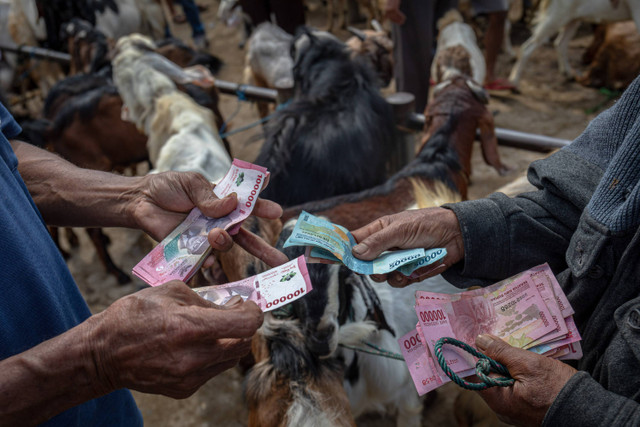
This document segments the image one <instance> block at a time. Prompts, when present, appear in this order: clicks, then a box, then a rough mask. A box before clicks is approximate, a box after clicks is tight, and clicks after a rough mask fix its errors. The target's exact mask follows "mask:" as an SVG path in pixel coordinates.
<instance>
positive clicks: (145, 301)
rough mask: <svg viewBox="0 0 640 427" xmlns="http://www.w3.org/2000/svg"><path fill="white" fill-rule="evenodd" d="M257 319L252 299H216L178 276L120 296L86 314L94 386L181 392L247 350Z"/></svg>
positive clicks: (232, 363) (178, 395) (231, 363)
mask: <svg viewBox="0 0 640 427" xmlns="http://www.w3.org/2000/svg"><path fill="white" fill-rule="evenodd" d="M262 320H263V314H262V311H260V309H259V308H258V306H257V305H256V304H255V303H253V302H242V299H241V298H240V297H238V298H237V299H233V298H232V299H231V300H230V301H229V302H228V303H227V305H225V306H216V305H215V304H213V303H211V302H209V301H207V300H205V299H203V298H201V297H200V296H198V295H197V294H196V293H195V292H193V290H191V289H190V288H189V287H187V286H186V285H185V284H184V283H181V282H178V281H172V282H168V283H165V284H163V285H161V286H157V287H155V288H148V289H144V290H142V291H139V292H136V293H134V294H132V295H129V296H126V297H124V298H121V299H119V300H118V301H116V302H115V303H114V304H112V305H111V306H110V307H109V308H107V309H106V310H105V311H103V312H102V313H100V314H97V315H95V316H93V317H91V318H90V319H89V320H88V321H87V322H89V324H90V325H93V327H92V328H90V332H89V340H88V342H89V343H90V349H91V350H90V354H91V357H92V360H93V361H94V364H95V370H96V375H97V377H98V380H99V381H98V383H99V384H100V386H101V387H102V390H101V391H102V392H104V393H106V392H109V391H112V390H117V389H119V388H131V389H134V390H139V391H142V392H145V393H156V394H164V395H166V396H170V397H173V398H186V397H188V396H190V395H191V394H193V393H194V392H195V391H196V390H197V389H198V388H200V386H202V385H203V384H204V383H205V382H207V381H208V380H209V379H210V378H212V377H214V376H216V375H218V374H219V373H221V372H223V371H225V370H227V369H229V368H231V367H233V366H235V365H236V364H237V363H238V361H239V360H240V358H242V357H243V356H245V355H246V354H247V353H248V352H249V350H250V349H251V337H252V336H253V334H254V333H255V332H256V330H257V329H258V328H259V327H260V325H261V324H262Z"/></svg>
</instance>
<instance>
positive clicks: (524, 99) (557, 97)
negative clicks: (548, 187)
mask: <svg viewBox="0 0 640 427" xmlns="http://www.w3.org/2000/svg"><path fill="white" fill-rule="evenodd" d="M199 1H201V2H203V3H205V4H209V5H210V8H209V10H208V11H207V12H205V13H204V14H203V18H204V21H205V22H206V23H207V32H208V38H209V40H210V42H211V48H210V50H211V52H212V53H214V54H216V55H218V56H219V57H221V58H222V59H223V60H224V61H225V63H226V66H225V67H224V69H223V70H222V72H221V73H220V75H219V78H220V79H224V80H229V81H240V80H241V76H242V68H243V63H244V52H243V51H242V50H240V49H238V47H237V44H238V42H239V40H240V35H239V33H238V30H237V29H232V28H226V27H224V25H223V24H221V23H218V22H217V21H216V19H215V10H216V9H217V4H218V2H217V0H208V1H205V0H199ZM323 13H324V12H323V11H317V12H315V13H312V14H310V15H309V20H310V22H311V24H314V25H321V24H322V23H323V22H324V14H323ZM177 30H178V34H179V35H180V36H182V37H183V38H184V39H185V40H189V37H188V34H189V29H188V26H186V25H181V26H178V27H177ZM339 36H340V37H346V36H347V33H346V32H342V33H340V34H339ZM520 37H522V36H520ZM521 41H522V40H516V44H518V43H520V42H521ZM588 42H589V36H588V35H583V36H582V37H580V38H578V39H576V40H574V41H573V42H572V43H571V48H570V55H571V59H572V62H573V63H574V64H575V65H579V64H578V59H579V57H580V55H581V52H582V50H583V49H584V47H586V45H587V44H588ZM509 67H510V63H509V61H508V59H507V58H505V57H501V58H500V60H499V64H498V71H499V73H500V74H501V75H502V76H506V75H507V72H508V71H507V70H508V69H509ZM609 103H610V102H609ZM609 103H607V100H606V97H605V96H604V95H602V94H600V93H599V92H598V91H596V90H592V89H586V88H583V87H582V86H580V85H578V84H577V83H573V82H565V81H564V79H563V78H562V77H561V76H560V75H559V74H558V73H557V66H556V60H555V54H554V53H553V52H552V49H551V47H550V46H545V47H543V48H542V49H540V50H539V51H537V52H536V53H535V54H534V55H533V58H532V60H531V61H530V63H529V65H528V67H527V70H526V72H525V74H524V78H523V81H522V87H521V94H517V95H516V94H509V93H503V94H493V97H492V100H491V103H490V108H491V110H492V111H494V112H495V113H496V125H497V126H499V127H503V128H507V129H515V130H520V131H525V132H532V133H538V134H543V135H549V136H554V137H560V138H566V139H572V138H574V137H576V136H577V135H578V134H580V132H581V131H582V130H583V129H584V128H585V126H586V125H587V123H588V122H589V120H590V119H592V118H593V117H594V116H595V114H594V113H591V114H587V113H586V112H585V110H587V109H591V108H597V107H600V108H603V107H605V106H606V105H609ZM238 105H239V104H238V102H237V100H236V99H235V98H233V97H230V96H223V97H222V104H221V109H222V112H223V114H224V115H225V117H229V116H230V115H231V114H232V113H233V112H235V111H236V109H237V107H238ZM256 118H257V116H256V113H255V108H254V106H253V105H251V104H246V103H242V104H240V110H239V112H238V114H237V115H236V116H235V118H234V119H233V120H232V121H231V123H230V127H234V126H236V127H237V126H241V125H244V124H247V123H250V122H252V121H254V120H256ZM256 133H257V129H256V130H252V131H248V132H245V133H241V134H238V135H235V136H232V137H231V143H232V149H233V151H234V155H235V156H236V157H238V158H241V159H245V160H249V161H251V160H253V159H254V158H255V156H256V154H257V150H258V149H259V147H260V141H259V140H257V139H255V138H254V135H256ZM500 154H501V156H502V159H503V162H504V163H506V164H507V165H509V166H512V167H514V168H515V169H516V171H515V172H514V174H513V175H511V176H507V177H499V176H498V175H497V174H496V173H495V171H494V170H493V169H492V168H490V167H488V166H486V165H485V164H484V163H483V162H482V158H481V155H480V153H479V148H478V147H477V146H476V149H475V152H474V161H473V168H474V169H473V175H472V186H471V187H470V197H471V198H477V197H481V196H484V195H486V194H488V193H490V192H492V191H494V190H495V189H497V188H498V187H500V186H502V185H504V184H506V183H508V182H510V181H511V180H512V179H514V178H515V177H517V176H518V175H519V174H521V173H523V172H524V171H525V170H526V167H527V165H528V164H529V163H530V162H531V161H533V160H535V159H537V158H540V157H541V156H542V154H540V153H532V152H528V151H522V150H516V149H512V148H506V147H501V148H500ZM108 233H109V235H110V236H111V237H112V241H113V243H112V246H111V249H110V252H111V253H112V254H113V257H114V260H115V262H116V263H117V264H118V265H119V266H121V267H122V268H123V269H124V270H125V271H131V268H132V267H133V266H134V265H135V264H136V263H137V262H138V260H140V259H141V258H142V257H143V256H144V254H146V253H147V252H148V251H149V250H150V249H151V247H152V243H151V242H150V241H149V240H148V239H146V238H145V237H144V236H142V235H141V234H139V233H137V232H132V231H128V230H118V229H114V230H109V231H108ZM81 237H82V245H81V247H80V248H79V249H75V250H73V251H72V252H73V257H72V259H71V260H70V261H69V266H70V268H71V271H72V272H73V274H74V277H75V278H76V280H77V282H78V285H79V287H80V289H81V290H82V292H83V294H84V295H85V297H86V299H87V301H88V302H89V304H90V306H91V308H92V310H93V311H94V312H98V311H100V310H103V309H104V308H106V307H107V306H108V305H109V304H110V303H111V302H112V301H113V300H115V299H117V298H119V297H121V296H123V295H126V294H128V293H130V292H134V291H136V290H138V289H140V288H142V287H143V286H144V285H143V283H142V282H140V281H139V280H135V281H134V282H133V283H132V284H130V285H127V286H118V285H117V283H116V281H115V279H114V278H113V277H109V276H106V275H105V273H104V272H103V269H102V266H101V265H100V263H99V262H98V260H97V258H96V255H95V252H94V251H93V248H92V246H91V245H90V243H89V242H88V240H87V239H86V235H84V234H83V233H82V234H81ZM457 393H458V389H457V388H456V387H455V386H447V387H443V388H442V389H441V390H440V393H439V394H438V397H437V400H436V402H435V403H434V404H433V405H431V406H429V407H428V408H426V409H425V411H424V415H425V416H424V423H423V425H425V426H426V425H439V426H451V425H455V421H454V419H453V416H452V412H451V411H452V403H453V400H454V399H455V396H456V394H457ZM134 395H135V398H136V400H137V402H138V403H139V405H140V408H141V410H142V413H143V415H144V419H145V422H146V424H147V425H149V426H214V425H215V426H244V425H246V420H247V410H246V408H245V405H244V402H243V394H242V378H241V376H240V374H239V373H238V372H236V371H229V372H227V373H224V374H222V375H220V376H218V377H217V378H214V379H213V380H211V381H210V382H209V383H208V384H206V385H205V386H204V387H203V388H202V389H201V390H200V391H199V392H197V393H196V394H195V395H193V396H192V397H191V398H189V399H186V400H180V401H176V400H172V399H169V398H165V397H162V396H152V395H146V394H141V393H134ZM358 424H359V425H360V426H377V427H383V426H385V427H386V426H392V425H395V423H394V421H393V419H392V418H391V417H389V416H386V417H385V416H380V415H370V416H366V417H363V418H361V419H360V420H358Z"/></svg>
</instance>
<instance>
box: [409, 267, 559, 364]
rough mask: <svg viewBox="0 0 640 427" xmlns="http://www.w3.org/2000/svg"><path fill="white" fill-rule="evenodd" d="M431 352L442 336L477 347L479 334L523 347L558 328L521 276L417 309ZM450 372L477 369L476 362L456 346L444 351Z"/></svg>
mask: <svg viewBox="0 0 640 427" xmlns="http://www.w3.org/2000/svg"><path fill="white" fill-rule="evenodd" d="M416 313H417V315H418V320H419V321H420V326H421V327H422V332H423V334H424V336H425V339H426V341H427V345H428V347H429V350H430V351H431V352H432V353H434V345H435V343H436V341H437V340H439V339H440V338H443V337H452V338H456V339H458V340H460V341H463V342H465V343H467V344H469V345H471V346H475V338H476V337H477V336H478V335H480V334H487V333H488V334H492V335H495V336H497V337H499V338H502V339H503V340H505V341H506V342H507V343H509V344H510V345H513V346H515V347H519V348H522V347H524V346H525V345H526V344H528V343H530V342H532V341H534V340H536V339H538V338H540V337H542V336H544V335H546V334H548V333H549V332H551V331H552V330H554V329H555V325H554V324H553V323H552V321H551V313H550V311H549V309H548V308H547V306H546V304H545V303H544V300H543V299H542V297H541V296H540V293H539V292H538V290H537V289H536V286H535V284H534V283H532V282H531V280H529V278H528V277H521V278H519V279H517V280H516V281H514V282H512V283H510V284H508V285H505V286H504V287H503V288H500V289H497V290H495V291H494V292H491V293H489V294H484V295H478V296H474V297H469V298H461V299H458V300H457V301H438V300H432V301H431V302H427V303H424V304H423V305H418V306H416ZM443 350H444V351H443V354H444V355H445V359H447V362H448V363H449V366H450V367H451V369H453V370H454V371H455V372H459V371H462V370H465V369H471V368H473V367H474V366H475V360H474V358H473V357H471V356H470V355H469V354H468V353H467V352H465V351H463V350H460V349H458V348H457V347H451V346H447V347H445V348H444V349H443Z"/></svg>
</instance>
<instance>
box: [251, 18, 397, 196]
mask: <svg viewBox="0 0 640 427" xmlns="http://www.w3.org/2000/svg"><path fill="white" fill-rule="evenodd" d="M292 50H293V58H294V64H295V65H294V68H293V80H294V85H295V86H294V96H293V99H292V100H291V102H290V103H289V104H288V105H287V106H286V107H285V108H282V109H280V110H278V111H276V112H275V113H274V115H273V116H272V118H271V120H270V121H269V122H268V123H267V124H266V126H265V135H266V136H265V138H266V139H265V143H264V144H263V146H262V148H261V151H260V153H259V155H258V158H257V160H256V163H257V164H260V165H262V166H265V167H267V168H268V169H269V171H270V172H271V178H272V179H271V185H269V187H267V188H266V189H265V190H264V191H263V193H262V194H263V197H265V198H267V199H272V200H274V201H276V202H278V203H280V204H282V205H285V206H290V205H293V204H298V203H303V202H305V201H309V200H317V199H322V198H326V197H330V196H334V195H337V194H345V193H350V192H354V191H359V190H362V189H365V188H369V187H372V186H374V185H377V184H380V183H382V182H383V181H384V179H385V174H386V164H385V163H386V161H387V159H388V158H389V155H390V152H391V148H392V143H393V132H394V123H393V118H392V113H391V107H390V106H389V105H388V104H387V102H386V101H385V100H384V99H383V98H382V97H381V96H380V94H379V93H378V91H377V88H376V85H375V77H374V76H373V73H372V71H371V70H370V69H369V68H368V67H367V66H366V65H364V64H360V63H357V62H355V61H353V60H351V59H350V58H349V53H348V50H347V49H346V47H345V45H344V44H343V43H341V42H340V41H338V40H336V39H335V38H334V37H332V36H320V35H318V36H317V35H314V34H312V33H310V32H309V31H308V30H307V31H306V32H304V33H303V34H301V35H299V36H298V37H297V38H296V39H295V41H294V44H293V47H292Z"/></svg>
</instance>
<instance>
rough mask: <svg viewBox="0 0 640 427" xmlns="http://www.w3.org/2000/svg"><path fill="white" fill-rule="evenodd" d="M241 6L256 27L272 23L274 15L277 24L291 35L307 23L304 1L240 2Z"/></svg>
mask: <svg viewBox="0 0 640 427" xmlns="http://www.w3.org/2000/svg"><path fill="white" fill-rule="evenodd" d="M240 6H242V10H243V11H244V13H246V14H247V15H249V17H250V18H251V21H252V24H253V25H255V26H257V25H259V24H261V23H263V22H267V21H271V14H272V13H273V14H274V15H275V18H276V24H277V25H278V26H279V27H280V28H282V29H283V30H285V31H286V32H287V33H289V34H294V33H295V31H296V28H298V27H299V26H300V25H304V22H305V19H304V5H303V3H302V0H240Z"/></svg>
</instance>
